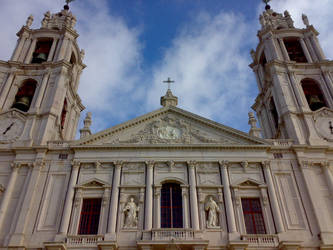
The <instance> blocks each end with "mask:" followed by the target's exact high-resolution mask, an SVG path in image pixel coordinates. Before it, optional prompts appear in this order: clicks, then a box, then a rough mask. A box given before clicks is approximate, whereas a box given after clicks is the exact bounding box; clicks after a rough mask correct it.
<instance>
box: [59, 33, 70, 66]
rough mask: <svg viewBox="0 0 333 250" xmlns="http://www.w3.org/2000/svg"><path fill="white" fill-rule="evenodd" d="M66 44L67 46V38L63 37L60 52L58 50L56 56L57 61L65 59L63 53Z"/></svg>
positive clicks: (65, 49)
mask: <svg viewBox="0 0 333 250" xmlns="http://www.w3.org/2000/svg"><path fill="white" fill-rule="evenodd" d="M68 44H69V38H68V37H64V38H63V40H62V44H61V47H60V50H59V54H58V58H57V60H58V61H60V60H63V59H65V56H66V55H65V53H66V51H67V47H68Z"/></svg>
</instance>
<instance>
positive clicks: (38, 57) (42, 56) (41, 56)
mask: <svg viewBox="0 0 333 250" xmlns="http://www.w3.org/2000/svg"><path fill="white" fill-rule="evenodd" d="M37 59H38V60H40V61H41V62H45V61H46V60H47V58H46V54H45V53H39V54H38V55H37Z"/></svg>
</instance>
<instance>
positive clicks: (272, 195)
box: [262, 161, 285, 233]
mask: <svg viewBox="0 0 333 250" xmlns="http://www.w3.org/2000/svg"><path fill="white" fill-rule="evenodd" d="M262 166H263V168H264V174H265V178H266V182H267V187H268V193H269V199H270V202H271V206H272V212H273V216H274V221H275V225H276V230H277V232H278V233H282V232H284V231H285V230H284V225H283V221H282V216H281V210H280V207H279V203H278V200H277V197H276V191H275V186H274V182H273V178H272V172H271V169H270V162H269V161H265V162H262Z"/></svg>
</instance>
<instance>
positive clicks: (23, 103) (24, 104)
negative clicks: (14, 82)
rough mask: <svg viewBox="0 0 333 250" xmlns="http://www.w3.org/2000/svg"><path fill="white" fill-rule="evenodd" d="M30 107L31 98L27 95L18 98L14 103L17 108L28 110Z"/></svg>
mask: <svg viewBox="0 0 333 250" xmlns="http://www.w3.org/2000/svg"><path fill="white" fill-rule="evenodd" d="M29 107H30V99H29V97H27V96H22V97H20V98H18V100H17V102H15V103H14V105H13V108H17V109H19V110H22V111H24V112H27V111H28V109H29Z"/></svg>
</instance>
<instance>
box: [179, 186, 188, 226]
mask: <svg viewBox="0 0 333 250" xmlns="http://www.w3.org/2000/svg"><path fill="white" fill-rule="evenodd" d="M181 188H182V197H183V200H182V202H183V203H182V205H183V227H184V228H189V219H188V186H186V185H181Z"/></svg>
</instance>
